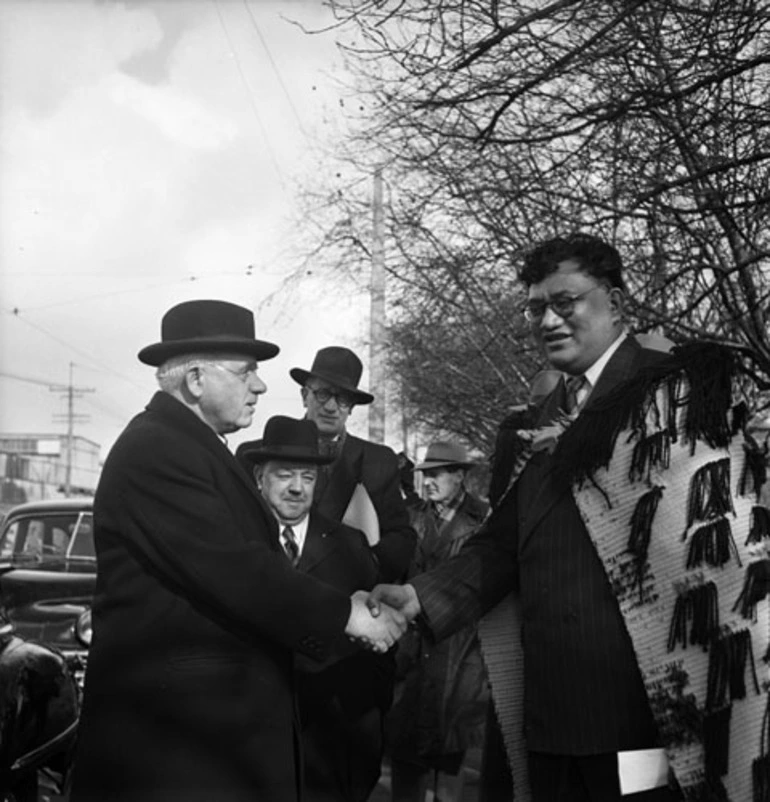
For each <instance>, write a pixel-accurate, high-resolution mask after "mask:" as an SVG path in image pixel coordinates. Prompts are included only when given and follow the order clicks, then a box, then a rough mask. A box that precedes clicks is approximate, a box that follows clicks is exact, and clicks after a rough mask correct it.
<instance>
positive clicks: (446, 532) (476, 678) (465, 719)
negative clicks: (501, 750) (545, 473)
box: [387, 440, 490, 802]
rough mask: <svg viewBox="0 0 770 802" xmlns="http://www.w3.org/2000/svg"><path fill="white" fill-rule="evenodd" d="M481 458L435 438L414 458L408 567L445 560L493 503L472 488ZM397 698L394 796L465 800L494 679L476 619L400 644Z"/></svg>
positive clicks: (390, 727)
mask: <svg viewBox="0 0 770 802" xmlns="http://www.w3.org/2000/svg"><path fill="white" fill-rule="evenodd" d="M474 465H475V463H474V462H473V461H471V460H469V459H468V455H467V452H466V450H465V448H463V447H462V446H461V445H459V444H458V443H454V442H448V441H443V440H442V441H436V442H433V443H431V444H430V445H429V446H428V449H427V452H426V454H425V459H424V460H423V461H422V462H420V463H418V464H417V465H415V471H419V472H421V473H422V476H423V482H422V491H423V494H424V495H425V497H426V500H424V501H423V502H422V503H421V504H420V505H418V506H415V507H413V508H412V511H411V513H412V523H413V524H414V527H415V529H416V530H417V535H418V538H419V542H418V546H417V551H416V553H415V556H414V559H413V561H412V566H411V568H410V575H416V574H419V573H422V572H423V571H427V570H430V569H431V568H433V567H435V566H437V565H440V564H442V563H443V562H445V561H446V560H448V559H449V558H450V557H451V556H452V555H454V554H456V553H457V552H458V551H459V550H460V547H461V546H462V545H463V543H465V541H466V540H467V539H468V538H469V537H471V535H472V534H473V533H474V532H475V531H476V530H477V529H478V527H479V526H480V525H481V522H482V521H483V519H484V516H485V515H486V512H487V504H486V503H485V502H484V501H482V500H481V499H479V498H477V497H476V496H474V495H473V494H472V493H471V492H470V491H469V490H468V489H466V486H465V485H466V475H467V473H468V471H469V470H470V469H471V468H472V467H473V466H474ZM397 662H398V682H397V685H396V699H395V703H394V705H393V708H392V709H391V711H390V713H389V715H388V720H387V731H388V736H389V737H388V745H389V748H390V754H391V758H392V766H391V787H392V797H391V798H392V799H393V800H394V802H419V801H420V800H423V799H425V793H426V790H428V789H430V790H432V791H433V794H434V796H435V798H437V799H441V801H442V802H459V800H461V799H462V793H463V780H464V772H463V763H464V760H465V755H466V751H467V750H468V749H469V748H471V747H480V746H482V744H483V743H484V736H485V728H486V722H487V716H488V714H489V710H490V705H489V685H488V682H487V678H486V673H485V671H484V665H483V661H482V657H481V651H480V648H479V643H478V638H477V635H476V627H475V625H470V626H467V627H464V628H463V629H461V630H459V631H458V632H456V633H455V634H454V635H452V636H451V637H449V638H446V639H445V640H443V641H441V642H439V643H436V642H435V641H434V640H433V639H432V638H430V637H429V636H427V635H426V633H425V632H424V631H423V630H421V629H418V628H414V629H412V630H410V631H409V632H408V633H407V634H406V635H405V636H404V638H403V640H402V641H401V644H400V645H399V648H398V652H397Z"/></svg>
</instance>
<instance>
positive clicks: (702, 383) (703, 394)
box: [555, 343, 738, 484]
mask: <svg viewBox="0 0 770 802" xmlns="http://www.w3.org/2000/svg"><path fill="white" fill-rule="evenodd" d="M737 369H738V364H737V359H736V356H735V354H734V352H733V351H732V350H731V349H729V348H726V347H725V346H722V345H717V344H714V343H690V344H688V345H682V346H679V347H676V348H674V349H673V351H672V352H671V353H670V354H669V355H668V356H667V357H666V358H665V359H663V360H662V361H660V362H658V363H655V364H654V365H651V366H648V367H647V368H645V369H643V370H641V371H639V372H638V373H637V374H636V375H635V376H634V377H633V378H631V379H630V380H629V381H627V382H624V383H623V384H621V385H619V386H618V387H616V388H615V389H614V390H613V391H612V392H610V393H608V394H607V395H606V396H603V397H602V398H600V399H598V400H597V401H596V402H595V403H593V404H591V405H590V406H589V407H587V408H586V409H584V410H583V411H582V413H581V414H580V416H579V417H578V418H577V420H576V421H575V422H574V423H573V424H572V425H571V426H570V427H569V429H567V431H566V432H565V433H564V435H563V436H562V437H561V439H560V440H559V444H558V446H557V447H556V452H555V462H556V464H557V465H558V466H559V470H560V473H562V474H563V475H564V478H565V479H567V480H568V481H573V482H577V483H578V484H580V483H582V482H584V481H585V480H586V479H588V478H589V477H590V476H591V475H592V474H593V473H594V472H595V471H596V470H598V469H599V468H604V467H606V466H607V465H609V463H610V460H611V458H612V453H613V450H614V448H615V441H616V440H617V438H618V436H619V435H620V432H622V431H623V430H624V429H627V428H630V429H631V430H632V432H633V433H634V436H635V437H636V438H637V440H639V441H641V440H643V439H644V438H645V437H647V436H648V434H649V433H648V432H647V421H646V417H647V413H648V412H650V411H652V412H653V413H654V414H655V416H656V417H657V419H658V420H659V421H660V422H661V424H662V427H663V429H664V430H665V431H667V432H668V433H669V435H670V436H671V439H672V440H676V438H677V426H676V416H677V413H678V412H679V411H680V409H681V408H683V407H684V408H686V409H685V419H684V422H683V437H684V441H685V443H687V444H689V445H690V448H691V450H692V451H694V450H695V444H696V442H697V440H699V439H702V440H703V441H705V442H706V443H707V444H708V445H709V446H711V447H712V448H724V447H725V446H726V445H727V444H728V442H729V441H730V438H731V435H732V433H733V420H732V416H731V402H732V378H733V376H734V375H735V373H736V372H737ZM663 385H668V388H669V391H670V392H669V398H670V399H671V400H670V403H669V404H668V409H665V410H660V409H658V406H657V399H656V395H655V393H656V390H657V389H658V388H660V387H662V386H663ZM634 470H635V472H636V473H639V470H638V468H637V469H634Z"/></svg>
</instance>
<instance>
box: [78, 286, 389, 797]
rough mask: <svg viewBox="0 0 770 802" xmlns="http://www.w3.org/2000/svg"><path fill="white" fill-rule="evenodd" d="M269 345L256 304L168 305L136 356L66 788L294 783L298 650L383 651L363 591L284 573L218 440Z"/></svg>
mask: <svg viewBox="0 0 770 802" xmlns="http://www.w3.org/2000/svg"><path fill="white" fill-rule="evenodd" d="M277 353H278V347H277V346H276V345H274V344H272V343H269V342H264V341H262V340H258V339H256V338H255V331H254V317H253V315H252V313H251V311H250V310H248V309H245V308H243V307H240V306H236V305H234V304H230V303H226V302H223V301H212V300H200V301H189V302H186V303H182V304H179V305H177V306H175V307H173V308H172V309H171V310H169V311H168V312H167V313H166V315H165V316H164V318H163V321H162V324H161V341H160V342H157V343H154V344H153V345H149V346H147V347H145V348H143V349H142V350H141V351H140V352H139V359H140V360H141V361H142V362H144V363H145V364H147V365H151V366H154V367H156V368H157V372H156V376H157V380H158V384H159V385H160V391H159V392H157V393H156V394H155V395H154V396H153V398H152V399H151V401H150V403H149V404H148V405H147V407H146V409H145V410H144V411H143V412H141V413H140V414H139V415H137V416H136V417H135V418H134V419H133V420H132V421H131V422H130V423H129V424H128V426H127V427H126V429H125V430H124V431H123V433H122V434H121V435H120V437H119V438H118V440H117V441H116V443H115V445H114V446H113V448H112V449H111V451H110V454H109V456H108V457H107V460H106V462H105V464H104V468H103V471H102V475H101V479H100V482H99V486H98V488H97V491H96V498H95V502H94V521H95V534H94V542H95V545H96V554H97V566H98V575H97V585H96V592H95V596H94V602H93V629H94V634H93V644H92V647H91V651H90V655H89V664H88V669H87V674H86V681H85V682H86V690H85V698H84V703H83V712H82V718H81V725H80V732H79V742H78V748H77V753H76V757H75V766H74V771H73V775H74V776H73V789H72V795H71V799H72V802H86V801H89V802H90V801H91V800H93V802H96V800H98V801H99V802H104V800H108V799H109V800H121V801H122V802H177V801H180V802H181V800H185V802H196V801H198V802H203V801H204V800H206V802H210V800H217V802H247V800H248V802H253V800H255V799H266V800H281V801H282V802H283V800H295V799H297V798H298V797H299V783H300V778H299V774H298V770H297V766H298V765H299V759H298V755H297V743H298V740H297V733H296V730H295V700H294V685H293V662H294V654H293V652H294V651H297V652H300V653H303V654H305V655H307V656H308V657H311V658H315V659H319V660H323V659H324V658H325V657H326V656H327V655H328V654H330V653H331V652H332V651H333V649H334V648H335V647H336V645H337V644H338V643H339V642H340V641H341V640H345V637H344V636H345V635H348V636H351V637H357V636H362V635H366V633H367V632H368V633H369V635H368V636H369V638H370V640H371V641H372V642H373V643H377V644H378V645H379V647H380V648H383V649H384V648H385V647H386V646H387V645H389V644H390V643H391V642H392V638H393V635H394V634H395V633H396V631H397V629H398V626H397V622H396V620H395V619H392V620H391V621H390V623H389V626H388V627H386V628H385V629H384V630H381V631H379V632H374V630H373V629H372V628H371V623H370V622H371V616H369V614H368V612H367V610H366V607H365V606H364V605H363V603H362V601H361V595H360V594H359V595H358V596H355V597H353V599H352V600H351V597H350V596H349V595H348V594H347V593H344V592H341V591H339V590H337V589H335V588H332V587H330V586H329V585H327V584H324V583H322V582H319V581H318V580H316V579H313V578H312V577H310V576H308V575H307V574H304V573H302V572H300V571H296V570H295V569H294V567H293V566H292V564H291V562H290V561H289V560H287V558H286V554H285V553H284V550H283V548H282V547H281V543H280V539H279V532H278V525H277V522H276V519H275V516H274V515H273V514H272V512H271V511H270V509H269V508H268V507H267V506H266V505H265V504H264V502H263V500H262V498H261V496H260V494H259V493H258V492H257V490H256V487H255V486H254V483H253V481H252V480H251V478H250V477H249V476H248V475H247V474H246V473H245V472H244V471H243V469H242V468H241V466H240V465H239V464H238V462H237V460H236V459H235V458H234V457H233V455H232V454H231V453H230V451H229V450H228V448H227V446H226V444H225V442H224V437H225V435H227V434H228V433H230V432H234V431H237V430H238V429H241V428H243V427H245V426H248V425H249V424H250V423H251V419H252V416H253V414H254V408H255V405H256V403H257V400H258V398H259V395H260V394H261V393H263V392H265V389H266V387H265V384H264V383H263V382H262V380H261V379H260V378H259V375H258V373H257V368H258V362H260V361H263V360H266V359H270V358H271V357H274V356H275V355H276V354H277Z"/></svg>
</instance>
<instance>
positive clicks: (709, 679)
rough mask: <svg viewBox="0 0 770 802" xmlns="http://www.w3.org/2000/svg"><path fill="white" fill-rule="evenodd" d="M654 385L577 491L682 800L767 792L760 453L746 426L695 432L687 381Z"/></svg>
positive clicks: (768, 635) (769, 632)
mask: <svg viewBox="0 0 770 802" xmlns="http://www.w3.org/2000/svg"><path fill="white" fill-rule="evenodd" d="M650 390H651V391H650V393H649V394H648V395H647V396H646V398H644V399H640V400H642V402H643V403H642V404H641V408H642V409H644V410H646V413H645V414H644V416H643V417H639V416H637V417H636V418H635V419H634V424H633V425H631V422H630V420H629V422H628V425H627V426H626V428H625V430H623V431H621V432H620V433H619V435H618V436H617V438H616V440H615V443H614V448H613V451H612V457H611V459H610V461H609V463H608V464H607V465H606V466H605V467H601V468H598V469H596V470H591V471H589V473H590V475H591V477H592V479H593V481H585V482H583V483H582V486H581V487H580V488H579V489H578V490H577V491H576V493H575V498H576V501H577V504H578V508H579V509H580V512H581V515H582V517H583V519H584V521H585V523H586V527H587V529H588V531H589V533H590V535H591V538H592V540H593V543H594V545H595V547H596V550H597V552H598V554H599V556H600V558H601V559H602V561H603V563H604V566H605V570H606V571H607V575H608V577H609V579H610V581H611V583H612V586H613V589H614V591H615V593H616V596H617V598H618V603H619V605H620V608H621V611H622V613H623V616H624V619H625V622H626V626H627V628H628V631H629V634H630V636H631V639H632V642H633V645H634V649H635V651H636V655H637V659H638V661H639V667H640V669H641V672H642V677H643V679H644V683H645V687H646V689H647V694H648V697H649V699H650V703H651V707H652V710H653V713H654V715H655V718H656V721H657V723H658V727H659V729H660V732H661V736H662V739H663V745H664V746H665V748H666V752H667V755H668V758H669V764H670V766H671V768H672V770H673V772H674V774H675V776H676V779H677V781H678V783H679V785H680V786H681V787H682V789H683V791H684V792H685V794H686V798H687V799H694V800H707V799H712V798H724V797H722V794H723V793H725V792H726V798H727V799H730V800H732V801H733V802H744V800H745V801H748V800H757V802H760V801H761V802H764V799H765V797H764V794H763V792H762V789H761V788H760V787H758V786H759V785H761V782H760V781H759V780H760V777H759V775H761V774H762V766H763V764H764V763H766V762H767V759H766V758H764V759H763V756H762V752H763V750H764V749H765V744H764V743H763V742H762V733H763V717H764V715H765V710H766V707H767V680H768V668H767V663H766V655H767V654H768V644H769V641H770V615H769V613H768V602H767V598H766V595H765V593H766V590H767V584H766V583H765V581H764V578H765V576H766V574H767V572H766V570H765V569H766V566H767V565H768V563H767V562H766V560H767V557H768V542H769V541H768V540H767V538H765V537H761V536H760V537H757V535H756V533H755V534H754V535H753V536H752V530H756V525H755V524H753V522H754V521H755V519H756V518H757V513H756V509H757V497H758V488H757V487H755V486H754V484H753V483H752V482H751V481H747V469H748V466H747V454H749V453H750V449H749V447H748V444H747V441H746V440H745V438H744V437H743V435H742V434H740V433H735V434H733V435H732V436H730V437H729V438H727V442H724V443H721V442H719V441H720V440H721V439H722V438H720V437H717V438H712V444H711V445H709V444H708V443H707V442H706V440H707V439H708V438H706V437H705V436H696V437H694V438H693V437H688V436H686V434H685V432H686V430H687V426H688V420H687V416H688V415H689V414H690V412H691V410H690V409H689V407H688V405H687V403H686V400H687V399H689V398H690V395H691V390H692V385H691V384H690V383H689V381H679V382H668V381H667V382H665V383H661V384H659V385H658V386H657V388H654V387H653V388H650ZM703 401H704V403H706V402H707V401H708V399H707V398H706V399H703ZM712 401H713V399H712ZM722 411H723V413H724V414H725V416H726V417H729V410H727V409H725V410H722ZM719 428H720V431H725V429H724V427H719ZM662 440H665V448H662V449H661V448H660V445H661V441H662ZM653 443H654V444H655V445H654V447H652V448H650V449H647V446H648V445H650V444H653ZM645 449H647V451H646V453H647V454H648V457H647V459H646V465H643V466H642V463H644V462H645V459H641V460H640V456H639V455H640V453H642V452H645ZM640 467H642V468H643V469H641V470H640ZM765 773H766V772H765ZM755 774H756V775H758V780H757V781H754V780H753V775H755Z"/></svg>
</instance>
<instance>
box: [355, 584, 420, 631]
mask: <svg viewBox="0 0 770 802" xmlns="http://www.w3.org/2000/svg"><path fill="white" fill-rule="evenodd" d="M380 604H387V605H388V607H392V608H393V609H394V610H398V611H399V612H401V613H402V614H403V615H404V616H405V617H406V619H407V621H410V622H411V621H414V619H415V618H417V616H418V615H419V614H420V612H421V610H422V608H421V607H420V600H419V599H418V598H417V591H416V590H415V589H414V587H413V586H412V585H377V586H376V587H375V588H374V590H373V591H372V592H371V593H370V594H369V598H368V599H367V600H366V606H367V607H368V608H369V611H370V612H371V614H372V615H373V616H374V617H375V618H376V617H377V616H378V615H379V614H380V610H381V608H380Z"/></svg>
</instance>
